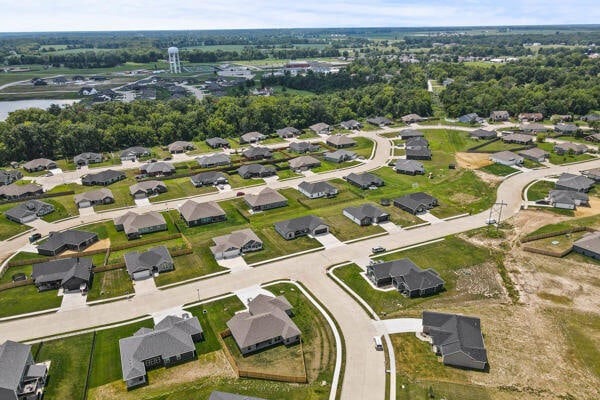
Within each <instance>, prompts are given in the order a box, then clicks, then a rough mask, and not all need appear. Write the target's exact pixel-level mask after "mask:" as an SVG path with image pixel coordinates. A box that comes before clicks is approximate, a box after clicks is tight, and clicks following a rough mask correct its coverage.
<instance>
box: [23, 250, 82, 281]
mask: <svg viewBox="0 0 600 400" xmlns="http://www.w3.org/2000/svg"><path fill="white" fill-rule="evenodd" d="M91 274H92V259H91V258H85V257H72V258H61V259H58V260H51V261H46V262H43V263H39V264H33V270H32V272H31V278H32V279H33V280H34V282H35V283H36V284H39V283H44V282H54V281H61V284H62V283H64V282H66V281H68V280H69V279H71V278H73V277H76V278H80V279H83V280H85V281H88V282H89V280H90V277H91Z"/></svg>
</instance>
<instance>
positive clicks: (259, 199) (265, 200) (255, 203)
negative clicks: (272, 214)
mask: <svg viewBox="0 0 600 400" xmlns="http://www.w3.org/2000/svg"><path fill="white" fill-rule="evenodd" d="M244 200H245V201H246V203H248V204H249V205H250V206H251V207H261V206H264V205H267V204H273V203H280V202H284V201H285V202H287V199H286V198H285V197H284V196H282V195H281V194H279V192H278V191H276V190H274V189H271V188H270V187H266V188H264V189H263V190H261V191H260V192H258V193H257V194H252V193H248V194H247V195H245V196H244Z"/></svg>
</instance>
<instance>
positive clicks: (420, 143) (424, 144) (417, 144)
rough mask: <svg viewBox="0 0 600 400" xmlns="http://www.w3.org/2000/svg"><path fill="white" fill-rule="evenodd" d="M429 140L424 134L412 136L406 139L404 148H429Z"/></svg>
mask: <svg viewBox="0 0 600 400" xmlns="http://www.w3.org/2000/svg"><path fill="white" fill-rule="evenodd" d="M428 147H429V141H428V140H427V139H425V138H424V137H422V136H416V137H411V138H408V139H407V140H406V143H405V145H404V148H405V149H407V150H415V149H421V148H428Z"/></svg>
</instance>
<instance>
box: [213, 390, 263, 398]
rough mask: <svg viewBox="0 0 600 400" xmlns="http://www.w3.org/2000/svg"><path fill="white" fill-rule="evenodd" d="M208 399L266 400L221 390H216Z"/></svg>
mask: <svg viewBox="0 0 600 400" xmlns="http://www.w3.org/2000/svg"><path fill="white" fill-rule="evenodd" d="M208 400H265V399H263V398H260V397H252V396H246V395H241V394H235V393H226V392H219V391H217V390H215V391H214V392H212V393H211V394H210V396H208Z"/></svg>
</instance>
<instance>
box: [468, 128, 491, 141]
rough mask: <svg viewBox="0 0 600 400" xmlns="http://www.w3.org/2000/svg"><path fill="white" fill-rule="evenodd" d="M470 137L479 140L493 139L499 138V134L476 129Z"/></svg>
mask: <svg viewBox="0 0 600 400" xmlns="http://www.w3.org/2000/svg"><path fill="white" fill-rule="evenodd" d="M469 136H471V137H475V138H479V139H492V138H495V137H498V132H496V131H486V130H485V129H475V130H474V131H472V132H471V133H469Z"/></svg>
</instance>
